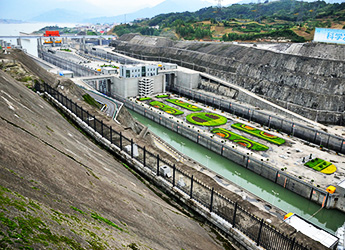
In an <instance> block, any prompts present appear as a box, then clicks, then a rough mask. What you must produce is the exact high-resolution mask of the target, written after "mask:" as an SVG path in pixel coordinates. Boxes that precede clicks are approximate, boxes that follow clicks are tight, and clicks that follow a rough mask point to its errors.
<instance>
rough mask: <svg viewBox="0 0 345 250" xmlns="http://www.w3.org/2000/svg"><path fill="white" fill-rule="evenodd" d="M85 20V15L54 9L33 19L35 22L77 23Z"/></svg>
mask: <svg viewBox="0 0 345 250" xmlns="http://www.w3.org/2000/svg"><path fill="white" fill-rule="evenodd" d="M84 18H85V14H81V13H79V12H76V11H70V10H65V9H54V10H50V11H47V12H43V13H42V14H40V15H38V16H36V17H33V18H31V19H30V21H34V22H57V23H77V22H80V21H81V20H83V19H84Z"/></svg>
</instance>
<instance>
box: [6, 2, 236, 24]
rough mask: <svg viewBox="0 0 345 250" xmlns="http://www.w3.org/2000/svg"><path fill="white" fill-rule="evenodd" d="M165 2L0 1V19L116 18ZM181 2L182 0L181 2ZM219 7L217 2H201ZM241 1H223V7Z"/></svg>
mask: <svg viewBox="0 0 345 250" xmlns="http://www.w3.org/2000/svg"><path fill="white" fill-rule="evenodd" d="M163 1H164V0H129V1H124V0H10V1H8V0H0V6H1V7H0V19H1V18H5V19H6V18H7V19H21V20H27V19H30V18H32V17H34V16H37V15H38V14H41V13H43V12H46V11H49V10H52V9H56V8H63V9H69V10H73V11H78V12H82V13H85V14H87V15H90V16H94V17H99V16H115V15H119V14H126V13H131V12H134V11H137V10H140V9H143V8H145V7H153V6H155V5H157V4H159V3H161V2H163ZM180 1H181V0H180ZM187 1H188V0H187ZM200 1H204V2H209V3H210V5H217V0H200ZM239 1H240V0H222V4H223V5H229V4H231V3H236V2H239Z"/></svg>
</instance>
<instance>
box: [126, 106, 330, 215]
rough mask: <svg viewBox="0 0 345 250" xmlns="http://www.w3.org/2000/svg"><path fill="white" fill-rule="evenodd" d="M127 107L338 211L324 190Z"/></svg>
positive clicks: (183, 126) (185, 126) (171, 122)
mask: <svg viewBox="0 0 345 250" xmlns="http://www.w3.org/2000/svg"><path fill="white" fill-rule="evenodd" d="M125 106H126V107H127V108H129V109H131V110H133V111H135V112H137V113H139V114H141V115H143V116H145V117H147V118H148V119H151V120H153V121H155V122H157V123H159V124H161V125H162V126H164V127H166V128H168V129H170V130H172V131H174V132H176V133H178V134H180V135H182V136H184V137H186V138H188V139H190V140H192V141H193V142H195V143H198V144H199V145H201V146H203V147H205V148H207V149H209V150H211V151H213V152H215V153H217V154H219V155H222V156H223V157H225V158H227V159H229V160H231V161H233V162H235V163H237V164H239V165H241V166H243V167H246V168H248V169H249V170H251V171H253V172H255V173H257V174H258V175H261V176H262V177H264V178H266V179H268V180H271V181H273V182H275V183H276V184H278V185H280V186H283V187H284V188H286V189H288V190H290V191H292V192H294V193H297V194H299V195H301V196H302V197H304V198H307V199H310V200H312V201H314V202H316V203H318V204H323V203H325V204H324V205H325V207H327V208H330V207H334V204H335V202H334V199H332V195H330V196H329V198H328V199H327V201H326V197H327V193H326V191H323V190H320V189H318V188H316V187H314V186H311V185H309V184H308V183H306V182H304V181H302V180H299V179H298V178H295V177H293V176H290V175H289V174H287V173H285V172H283V171H280V170H279V169H276V168H275V167H273V166H271V165H270V163H269V162H265V161H258V160H256V159H252V158H249V157H248V156H247V155H244V154H242V153H241V152H239V151H236V150H235V149H233V148H231V147H229V146H228V145H224V144H222V143H220V142H217V141H214V140H212V138H209V137H207V136H204V135H201V134H199V133H198V132H197V131H195V130H193V129H192V128H188V124H186V123H183V124H181V122H177V121H174V120H172V119H169V118H166V117H165V116H163V115H161V114H159V113H156V112H153V111H151V110H149V109H146V108H145V107H143V106H141V105H139V104H137V103H133V102H130V101H126V102H125Z"/></svg>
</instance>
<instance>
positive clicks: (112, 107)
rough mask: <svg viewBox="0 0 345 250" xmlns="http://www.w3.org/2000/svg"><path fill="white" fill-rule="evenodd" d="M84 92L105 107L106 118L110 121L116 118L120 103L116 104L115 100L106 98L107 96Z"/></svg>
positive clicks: (88, 91)
mask: <svg viewBox="0 0 345 250" xmlns="http://www.w3.org/2000/svg"><path fill="white" fill-rule="evenodd" d="M85 91H86V92H87V93H88V94H89V95H90V96H91V97H92V98H94V99H95V100H96V101H98V102H100V103H102V104H105V105H107V106H106V109H105V110H104V111H105V113H106V114H107V115H108V116H111V117H112V119H114V118H115V116H116V113H117V111H118V110H119V108H120V105H121V104H120V103H118V102H116V101H115V100H113V99H111V98H109V97H107V96H104V95H103V94H101V93H96V92H94V91H90V90H86V89H85Z"/></svg>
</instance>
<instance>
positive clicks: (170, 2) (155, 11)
mask: <svg viewBox="0 0 345 250" xmlns="http://www.w3.org/2000/svg"><path fill="white" fill-rule="evenodd" d="M211 5H212V4H211V3H210V2H204V1H201V0H188V1H186V0H165V1H164V2H162V3H160V4H158V5H156V6H154V7H152V8H144V9H141V10H138V11H136V12H133V13H128V14H126V15H118V16H113V17H98V18H90V19H84V22H90V23H114V22H116V23H125V21H126V22H131V21H133V20H135V19H137V18H151V17H154V16H156V15H159V14H164V13H171V12H184V11H196V10H199V9H201V8H204V7H207V6H211Z"/></svg>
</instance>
